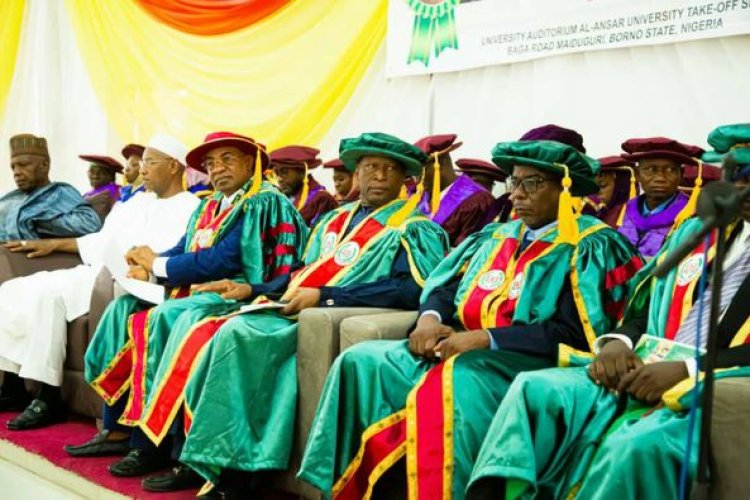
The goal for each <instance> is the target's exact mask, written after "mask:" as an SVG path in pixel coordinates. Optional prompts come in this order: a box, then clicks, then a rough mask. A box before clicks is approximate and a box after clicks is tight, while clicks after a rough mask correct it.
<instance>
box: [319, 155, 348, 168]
mask: <svg viewBox="0 0 750 500" xmlns="http://www.w3.org/2000/svg"><path fill="white" fill-rule="evenodd" d="M323 168H332V169H334V170H346V167H345V166H344V162H343V161H341V160H339V159H338V158H336V159H335V160H330V161H327V162H325V163H324V164H323Z"/></svg>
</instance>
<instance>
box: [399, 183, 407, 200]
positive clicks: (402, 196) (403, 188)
mask: <svg viewBox="0 0 750 500" xmlns="http://www.w3.org/2000/svg"><path fill="white" fill-rule="evenodd" d="M408 197H409V191H408V190H407V189H406V184H402V185H401V191H400V192H399V193H398V199H399V200H405V199H407V198H408Z"/></svg>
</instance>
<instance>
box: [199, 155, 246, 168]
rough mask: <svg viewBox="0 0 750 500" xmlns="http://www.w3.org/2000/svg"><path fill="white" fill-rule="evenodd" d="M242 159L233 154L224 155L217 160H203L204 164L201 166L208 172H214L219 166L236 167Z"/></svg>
mask: <svg viewBox="0 0 750 500" xmlns="http://www.w3.org/2000/svg"><path fill="white" fill-rule="evenodd" d="M239 161H240V157H239V156H237V155H236V154H232V153H224V154H223V155H221V156H219V157H217V158H206V159H205V160H203V163H201V165H202V166H203V168H204V169H206V171H210V170H213V169H214V168H216V167H217V166H219V164H221V165H223V166H225V167H234V166H235V165H237V163H239Z"/></svg>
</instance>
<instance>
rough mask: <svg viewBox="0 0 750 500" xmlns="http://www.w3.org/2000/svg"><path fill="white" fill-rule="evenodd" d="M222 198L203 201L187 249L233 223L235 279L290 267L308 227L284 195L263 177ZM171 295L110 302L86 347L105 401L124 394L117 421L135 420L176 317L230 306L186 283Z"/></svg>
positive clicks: (211, 240)
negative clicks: (251, 189) (237, 237)
mask: <svg viewBox="0 0 750 500" xmlns="http://www.w3.org/2000/svg"><path fill="white" fill-rule="evenodd" d="M220 201H221V194H220V193H217V194H215V195H214V196H212V197H210V198H207V199H204V200H202V201H201V204H200V205H199V206H198V209H197V210H196V212H195V213H194V214H193V217H192V218H191V221H190V223H189V224H188V231H187V234H186V248H185V250H186V252H194V251H200V249H202V248H208V247H210V246H213V245H215V244H216V243H217V242H218V241H220V240H221V238H222V237H223V236H224V235H225V234H227V233H228V231H229V229H230V228H231V227H233V225H234V224H235V223H237V224H242V240H241V250H242V267H243V272H242V273H240V274H238V275H237V276H235V278H234V279H235V280H237V281H245V282H253V283H259V282H263V281H265V280H268V279H271V278H273V277H274V276H276V275H277V274H279V273H284V272H288V270H289V269H290V268H291V266H292V265H293V264H294V261H295V260H296V259H298V258H299V256H300V255H301V254H302V251H303V249H304V245H305V241H306V237H307V228H306V226H305V223H304V221H303V220H302V218H301V217H300V216H299V214H298V213H297V211H296V210H295V209H294V207H293V206H292V205H291V203H290V202H289V201H288V200H287V199H286V197H284V196H283V195H282V194H281V193H279V192H278V190H277V189H276V188H275V187H273V186H272V185H271V184H268V183H266V182H264V183H263V184H262V185H261V189H260V191H259V192H258V193H257V194H255V195H248V196H246V197H243V198H242V199H241V200H240V201H239V202H238V203H236V204H235V205H234V206H233V207H231V209H227V210H225V211H224V212H221V213H218V211H217V208H218V206H219V203H220ZM216 213H218V215H216V216H214V217H212V216H211V214H216ZM238 219H240V220H239V222H238V221H237V220H238ZM171 297H173V298H171V299H169V300H166V301H164V302H163V303H162V304H160V305H158V306H156V307H150V305H148V304H144V303H143V302H141V301H139V300H138V299H137V298H135V297H133V296H131V295H125V296H123V297H121V298H119V299H117V300H115V301H114V302H113V303H111V304H110V305H109V307H107V309H106V311H105V313H104V315H103V316H102V320H101V321H100V323H99V326H98V327H97V330H96V333H95V334H94V337H93V338H92V341H91V344H90V345H89V348H88V349H87V351H86V357H85V361H86V379H87V381H88V382H89V383H90V384H91V386H92V387H93V388H94V390H96V392H97V393H98V394H99V395H100V396H102V398H103V399H104V400H105V402H106V403H107V404H110V405H112V404H114V403H115V402H116V401H117V400H118V399H119V398H120V397H121V396H122V394H124V393H125V392H128V391H129V399H128V404H127V407H126V409H125V411H124V413H123V415H122V416H121V417H120V423H122V424H125V425H130V426H136V425H138V422H139V420H140V417H141V416H142V413H143V409H144V405H145V397H146V395H147V394H148V392H149V390H150V387H151V384H152V383H153V377H154V374H155V372H156V368H157V367H158V366H159V362H160V360H161V356H162V354H163V352H164V347H165V345H166V343H167V339H168V338H169V335H170V332H171V331H172V328H173V326H174V324H175V322H176V321H177V319H178V318H179V317H180V316H181V315H182V314H185V313H187V314H188V315H189V317H190V318H191V320H193V321H195V320H197V319H200V318H203V317H206V316H209V315H211V314H215V313H216V312H221V311H224V310H226V309H227V308H228V307H232V306H233V304H234V303H235V301H226V300H224V299H222V298H221V297H220V296H219V295H218V294H215V293H199V294H193V295H190V290H189V287H180V288H178V289H177V290H173V291H172V294H171ZM177 297H179V298H177ZM139 311H141V312H139Z"/></svg>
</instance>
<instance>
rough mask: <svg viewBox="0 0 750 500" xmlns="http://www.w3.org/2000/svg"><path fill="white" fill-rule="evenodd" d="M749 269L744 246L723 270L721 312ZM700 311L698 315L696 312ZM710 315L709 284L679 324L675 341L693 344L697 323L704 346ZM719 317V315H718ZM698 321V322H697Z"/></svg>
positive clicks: (748, 251) (748, 250)
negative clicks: (740, 253) (736, 257)
mask: <svg viewBox="0 0 750 500" xmlns="http://www.w3.org/2000/svg"><path fill="white" fill-rule="evenodd" d="M736 244H743V245H744V244H746V243H745V242H736ZM749 271H750V248H747V247H746V248H745V251H744V252H743V253H742V255H741V256H740V257H739V258H738V259H737V260H736V261H734V263H732V265H731V266H729V268H727V269H725V270H724V283H723V285H722V288H721V299H720V300H719V304H720V309H721V313H723V312H724V310H725V309H726V308H727V307H728V306H729V303H730V302H731V301H732V298H734V295H735V294H736V293H737V290H738V289H739V288H740V285H741V284H742V282H743V281H744V280H745V278H746V277H747V275H748V272H749ZM699 311H701V313H702V314H701V315H700V317H699V316H698V312H699ZM710 315H711V286H710V285H709V286H707V287H706V290H705V291H704V293H703V296H701V298H700V299H698V300H697V301H696V302H695V304H693V307H692V309H690V312H689V313H688V315H687V317H686V318H685V320H684V321H683V322H682V324H681V325H680V328H679V329H678V330H677V334H676V335H675V341H677V342H683V343H685V344H689V345H694V344H695V339H696V336H697V333H698V325H699V324H700V328H701V346H700V347H701V348H705V347H706V338H707V337H708V320H709V317H710ZM720 317H721V316H720ZM699 321H700V323H699Z"/></svg>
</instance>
